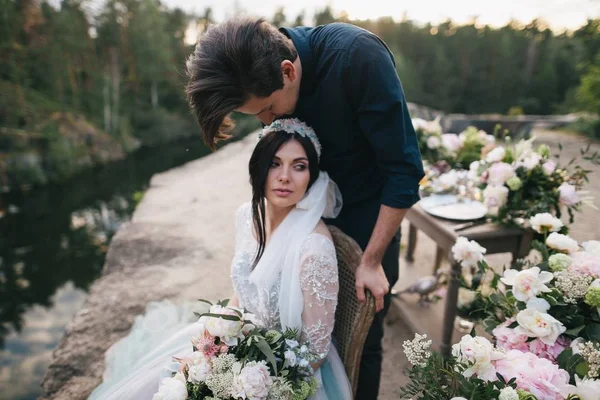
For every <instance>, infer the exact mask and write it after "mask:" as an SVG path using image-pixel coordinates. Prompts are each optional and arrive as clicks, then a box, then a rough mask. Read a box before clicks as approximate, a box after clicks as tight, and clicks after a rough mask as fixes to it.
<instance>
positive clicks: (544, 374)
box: [495, 350, 569, 400]
mask: <svg viewBox="0 0 600 400" xmlns="http://www.w3.org/2000/svg"><path fill="white" fill-rule="evenodd" d="M495 366H496V371H497V372H498V373H499V374H500V375H502V376H503V377H504V379H505V380H507V381H508V380H510V379H512V378H516V383H517V389H523V390H526V391H528V392H530V393H532V394H533V395H534V396H536V397H537V398H538V399H544V400H563V399H564V397H563V396H562V394H561V390H562V389H563V388H564V387H565V386H566V385H568V384H569V373H568V372H567V371H565V370H562V369H560V368H558V366H557V365H555V364H553V363H552V362H551V361H549V360H546V359H545V358H539V357H538V356H536V355H535V354H533V353H527V352H525V353H524V352H521V351H519V350H510V351H509V352H508V353H506V357H505V358H503V359H500V360H498V361H496V362H495Z"/></svg>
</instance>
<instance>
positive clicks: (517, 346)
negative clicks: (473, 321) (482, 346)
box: [492, 318, 529, 352]
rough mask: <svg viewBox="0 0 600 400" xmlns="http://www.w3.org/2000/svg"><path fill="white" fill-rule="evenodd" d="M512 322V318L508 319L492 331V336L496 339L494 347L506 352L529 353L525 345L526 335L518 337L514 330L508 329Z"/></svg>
mask: <svg viewBox="0 0 600 400" xmlns="http://www.w3.org/2000/svg"><path fill="white" fill-rule="evenodd" d="M514 321H515V319H514V318H510V319H509V320H507V321H506V322H504V323H503V324H501V325H498V327H496V329H494V330H493V331H492V334H493V335H494V337H495V338H496V347H498V348H501V349H504V350H506V351H509V350H521V351H523V352H526V351H529V346H528V344H527V335H519V334H517V333H515V330H514V329H511V328H509V327H508V326H509V325H510V324H512V323H513V322H514Z"/></svg>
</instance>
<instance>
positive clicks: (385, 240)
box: [363, 204, 408, 265]
mask: <svg viewBox="0 0 600 400" xmlns="http://www.w3.org/2000/svg"><path fill="white" fill-rule="evenodd" d="M407 212H408V208H392V207H388V206H386V205H383V204H382V205H381V208H380V209H379V217H377V222H376V223H375V228H374V229H373V233H372V234H371V238H370V239H369V244H368V245H367V248H366V249H365V254H364V256H363V260H364V261H366V262H367V263H368V264H370V265H379V264H381V260H382V259H383V255H384V253H385V250H386V249H387V248H388V246H389V244H390V242H391V241H392V238H393V237H394V234H395V233H396V231H397V230H398V228H399V227H400V223H401V222H402V219H403V218H404V216H405V215H406V213H407Z"/></svg>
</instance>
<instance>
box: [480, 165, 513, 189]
mask: <svg viewBox="0 0 600 400" xmlns="http://www.w3.org/2000/svg"><path fill="white" fill-rule="evenodd" d="M513 176H516V174H515V170H514V169H513V167H512V166H511V165H510V164H507V163H505V162H497V163H494V164H493V165H492V166H491V167H490V168H489V169H488V178H487V182H488V184H490V185H504V184H505V183H506V181H507V180H509V179H510V178H512V177H513Z"/></svg>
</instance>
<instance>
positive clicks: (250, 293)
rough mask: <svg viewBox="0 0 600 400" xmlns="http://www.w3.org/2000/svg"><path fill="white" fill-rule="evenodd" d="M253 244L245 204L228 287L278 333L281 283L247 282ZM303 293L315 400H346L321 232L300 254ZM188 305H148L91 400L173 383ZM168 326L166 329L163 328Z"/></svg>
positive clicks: (328, 252)
mask: <svg viewBox="0 0 600 400" xmlns="http://www.w3.org/2000/svg"><path fill="white" fill-rule="evenodd" d="M256 250H257V243H256V241H255V240H254V237H253V235H252V221H251V213H250V205H249V203H246V204H244V205H242V206H241V207H240V208H239V209H238V212H237V217H236V246H235V256H234V258H233V261H232V265H231V280H232V283H233V286H234V289H235V291H236V293H237V294H238V297H239V300H240V305H241V306H242V307H244V308H246V309H248V310H249V311H250V312H252V313H254V314H255V315H256V316H257V317H258V318H259V319H260V320H261V322H263V323H264V324H265V326H266V327H268V328H274V329H281V322H280V319H279V308H278V303H279V296H280V295H285V294H282V293H280V287H281V283H280V281H279V280H276V284H274V285H273V287H271V288H266V287H260V286H256V285H254V284H252V283H251V282H250V281H249V276H250V272H251V270H250V269H251V266H252V261H253V258H254V254H255V252H256ZM301 266H302V267H301V269H300V286H301V288H302V293H303V297H304V306H303V311H302V324H303V325H302V335H301V340H307V341H309V343H310V349H311V351H312V352H314V353H316V354H319V355H320V356H321V357H322V358H323V359H324V361H323V363H322V364H321V367H320V368H319V369H318V370H317V373H316V376H317V379H318V380H319V381H320V383H321V386H320V388H319V391H318V392H317V394H316V395H314V396H313V397H311V399H313V400H337V399H340V400H347V399H351V398H352V395H351V389H350V383H349V381H348V378H347V376H346V373H345V370H344V367H343V364H342V362H341V360H340V358H339V356H338V354H337V352H336V350H335V346H334V345H333V343H332V342H331V332H332V331H333V325H334V317H335V309H336V306H337V296H338V288H339V285H338V272H337V259H336V255H335V247H334V245H333V243H332V242H331V240H330V239H329V238H328V237H326V236H323V235H321V234H318V233H312V234H310V235H309V236H307V237H306V239H305V240H304V243H303V245H302V248H301ZM189 314H191V315H192V316H193V313H192V311H191V309H190V308H189V305H186V306H184V307H182V306H181V305H175V304H173V303H171V302H169V301H164V302H155V303H151V304H149V305H148V308H147V311H146V314H145V315H143V316H139V317H138V318H137V319H136V321H135V323H134V326H133V328H132V330H131V333H130V334H129V335H128V336H127V337H125V338H123V339H121V340H120V341H119V342H117V343H115V344H114V345H113V346H112V347H111V348H110V349H109V351H108V352H107V355H106V370H105V373H104V377H103V378H104V380H103V382H102V384H101V385H100V386H98V387H97V388H96V389H95V390H94V392H93V393H92V395H91V396H90V399H114V400H117V399H136V400H137V399H140V400H144V399H148V400H149V399H151V398H152V396H153V394H154V393H156V391H157V390H158V385H159V383H160V380H161V379H162V378H163V377H167V376H171V371H173V370H174V367H175V364H173V363H172V362H171V359H172V357H173V356H176V357H182V356H185V355H186V354H189V353H191V351H192V346H191V343H190V338H191V337H192V336H194V335H195V332H196V331H197V328H195V325H196V323H190V322H189V318H190V315H189ZM165 320H167V321H168V323H165Z"/></svg>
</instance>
